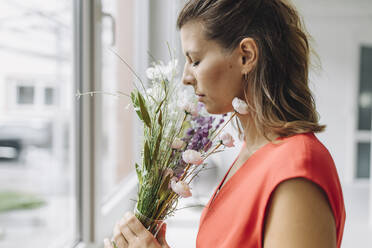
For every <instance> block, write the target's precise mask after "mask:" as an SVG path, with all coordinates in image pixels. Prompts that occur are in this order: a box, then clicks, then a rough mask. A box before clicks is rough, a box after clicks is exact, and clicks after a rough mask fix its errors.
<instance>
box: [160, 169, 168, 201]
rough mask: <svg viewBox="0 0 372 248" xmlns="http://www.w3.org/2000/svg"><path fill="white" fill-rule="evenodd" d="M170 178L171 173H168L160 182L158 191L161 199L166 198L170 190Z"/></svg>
mask: <svg viewBox="0 0 372 248" xmlns="http://www.w3.org/2000/svg"><path fill="white" fill-rule="evenodd" d="M170 179H171V175H168V176H166V177H165V178H164V179H163V180H162V182H161V184H160V187H159V191H158V195H159V199H160V201H162V200H164V198H165V197H166V196H167V194H168V191H169V189H168V186H169V182H170Z"/></svg>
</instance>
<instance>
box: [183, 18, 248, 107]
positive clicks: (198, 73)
mask: <svg viewBox="0 0 372 248" xmlns="http://www.w3.org/2000/svg"><path fill="white" fill-rule="evenodd" d="M180 31H181V43H182V49H183V53H184V54H185V56H186V63H185V67H184V71H183V78H182V81H183V83H184V84H185V85H191V86H193V87H194V90H195V94H197V95H202V96H200V97H199V100H200V101H201V102H203V103H204V105H205V108H206V110H207V111H208V112H209V113H211V114H224V113H227V112H232V111H233V107H232V100H233V99H234V97H239V98H243V96H244V92H243V80H242V56H241V54H240V53H239V52H238V50H237V49H236V50H234V51H233V52H232V53H227V52H225V51H223V49H222V47H221V46H220V45H219V44H218V43H217V42H215V41H211V40H206V39H205V37H204V33H203V28H202V25H201V23H199V22H188V23H186V24H185V25H184V26H182V28H181V30H180Z"/></svg>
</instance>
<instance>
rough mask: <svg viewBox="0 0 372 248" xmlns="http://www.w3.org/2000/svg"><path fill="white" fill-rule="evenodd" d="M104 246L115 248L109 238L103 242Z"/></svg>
mask: <svg viewBox="0 0 372 248" xmlns="http://www.w3.org/2000/svg"><path fill="white" fill-rule="evenodd" d="M103 244H104V245H105V248H114V246H113V245H112V243H111V242H110V240H109V239H107V238H106V239H104V240H103Z"/></svg>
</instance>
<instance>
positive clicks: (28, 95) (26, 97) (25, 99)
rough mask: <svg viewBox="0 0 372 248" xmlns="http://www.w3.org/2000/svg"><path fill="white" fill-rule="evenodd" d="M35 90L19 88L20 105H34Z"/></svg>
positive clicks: (28, 87) (30, 87) (31, 87)
mask: <svg viewBox="0 0 372 248" xmlns="http://www.w3.org/2000/svg"><path fill="white" fill-rule="evenodd" d="M34 97H35V89H34V87H33V86H19V87H17V103H18V104H34Z"/></svg>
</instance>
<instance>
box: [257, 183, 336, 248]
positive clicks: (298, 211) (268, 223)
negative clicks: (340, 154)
mask: <svg viewBox="0 0 372 248" xmlns="http://www.w3.org/2000/svg"><path fill="white" fill-rule="evenodd" d="M336 243H337V241H336V226H335V221H334V216H333V213H332V209H331V206H330V205H329V203H328V199H327V197H326V195H325V193H324V191H323V190H322V189H321V188H320V187H319V186H318V185H316V184H315V183H313V182H311V181H309V180H307V179H304V178H294V179H290V180H287V181H284V182H283V183H281V184H280V185H279V186H278V187H277V188H276V190H275V191H274V193H273V194H272V196H271V199H270V203H269V205H268V212H267V216H266V219H265V227H264V236H263V244H264V245H263V247H264V248H284V247H285V248H298V247H301V248H314V247H317V248H323V247H324V248H336V245H337V244H336Z"/></svg>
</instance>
